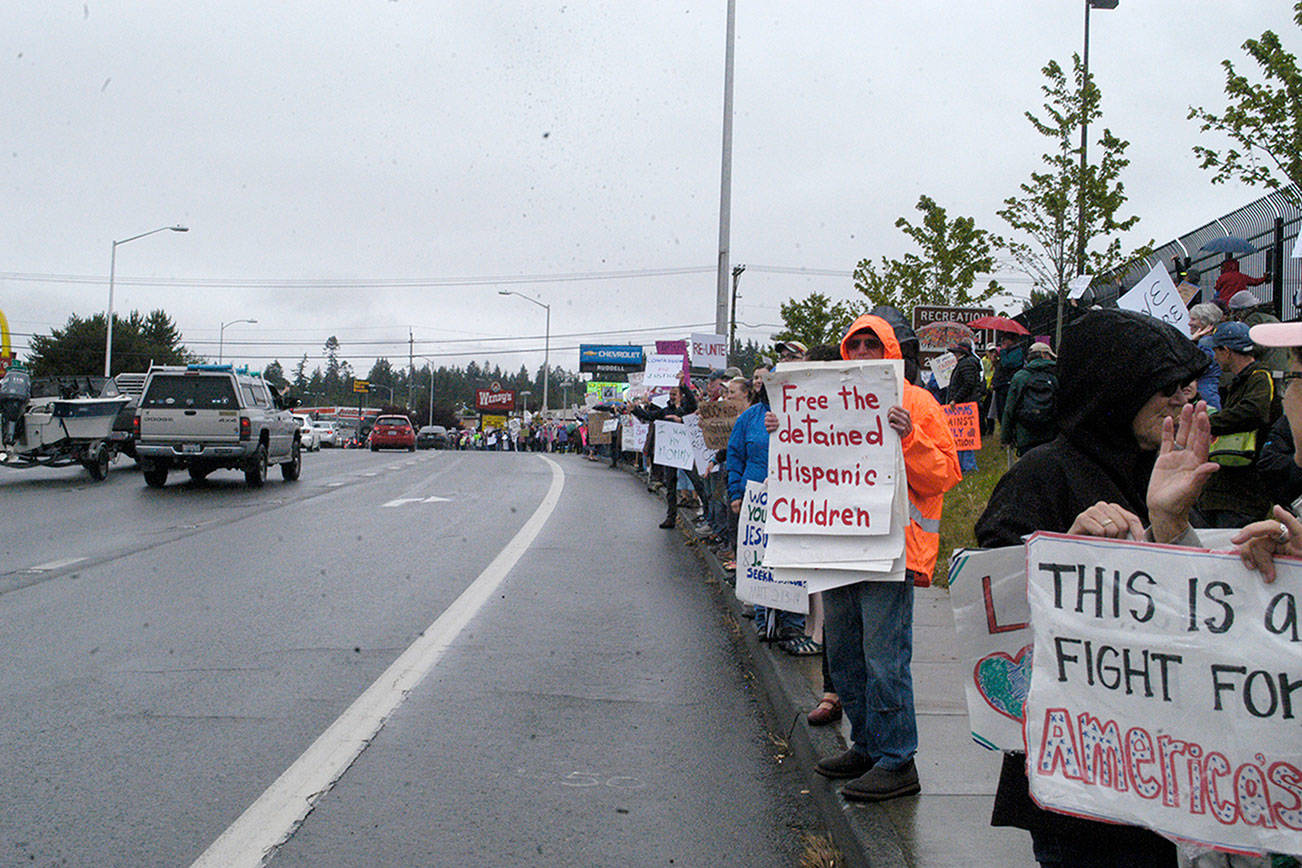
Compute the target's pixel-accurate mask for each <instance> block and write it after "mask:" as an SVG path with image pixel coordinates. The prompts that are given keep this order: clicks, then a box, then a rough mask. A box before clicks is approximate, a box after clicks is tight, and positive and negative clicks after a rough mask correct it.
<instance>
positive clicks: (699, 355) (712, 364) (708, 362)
mask: <svg viewBox="0 0 1302 868" xmlns="http://www.w3.org/2000/svg"><path fill="white" fill-rule="evenodd" d="M690 346H691V351H692V366H693V367H697V368H712V369H715V370H723V369H724V368H726V367H728V339H727V338H725V337H723V336H721V335H711V334H695V333H693V334H692V342H691V345H690Z"/></svg>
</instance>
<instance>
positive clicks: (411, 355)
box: [407, 326, 434, 407]
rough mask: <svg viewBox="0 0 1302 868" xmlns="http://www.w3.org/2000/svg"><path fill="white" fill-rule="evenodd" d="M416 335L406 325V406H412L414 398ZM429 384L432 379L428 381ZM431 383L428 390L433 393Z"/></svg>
mask: <svg viewBox="0 0 1302 868" xmlns="http://www.w3.org/2000/svg"><path fill="white" fill-rule="evenodd" d="M415 353H416V337H415V335H413V334H412V332H411V326H407V406H408V407H411V406H414V404H415V401H416V398H415V392H414V391H413V390H414V389H415V388H416V355H415ZM430 382H431V384H432V383H433V380H431V381H430ZM433 388H434V387H433V385H431V386H430V392H431V394H432V393H433Z"/></svg>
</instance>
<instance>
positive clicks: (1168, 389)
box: [1157, 380, 1194, 398]
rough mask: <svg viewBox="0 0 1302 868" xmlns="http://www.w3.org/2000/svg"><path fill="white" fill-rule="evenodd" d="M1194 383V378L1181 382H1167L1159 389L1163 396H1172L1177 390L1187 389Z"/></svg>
mask: <svg viewBox="0 0 1302 868" xmlns="http://www.w3.org/2000/svg"><path fill="white" fill-rule="evenodd" d="M1193 384H1194V381H1193V380H1189V381H1188V382H1180V381H1179V380H1177V381H1175V382H1174V383H1167V384H1166V385H1165V386H1163V387H1162V388H1160V389H1158V390H1157V391H1159V392H1161V393H1162V397H1163V398H1170V397H1171V396H1172V395H1174V394H1175V393H1176V392H1178V391H1180V390H1181V389H1187V388H1189V387H1190V386H1192V385H1193Z"/></svg>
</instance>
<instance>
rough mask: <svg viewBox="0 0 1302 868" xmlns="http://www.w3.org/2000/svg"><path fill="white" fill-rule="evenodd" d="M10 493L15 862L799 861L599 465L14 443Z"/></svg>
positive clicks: (735, 686) (2, 718) (795, 785)
mask: <svg viewBox="0 0 1302 868" xmlns="http://www.w3.org/2000/svg"><path fill="white" fill-rule="evenodd" d="M0 503H3V504H4V516H5V533H4V535H3V541H2V542H0V655H2V658H3V660H4V665H3V666H2V667H0V758H3V761H2V762H0V864H3V865H56V864H68V865H124V866H125V865H131V866H137V865H189V864H193V863H195V861H196V860H199V859H201V858H206V859H207V862H206V863H205V864H214V865H232V864H241V861H243V863H244V864H258V862H259V861H260V860H261V859H262V854H263V851H264V850H268V851H269V852H270V856H269V858H268V864H270V865H273V866H279V865H313V866H323V865H324V866H334V865H340V866H353V865H395V866H398V865H404V866H405V865H450V864H465V863H471V864H483V865H679V866H681V865H688V866H692V865H720V864H733V865H747V866H752V865H754V866H764V865H794V864H796V862H797V859H798V852H799V846H800V837H799V832H800V831H801V830H810V831H817V829H816V819H815V818H814V817H813V810H812V806H811V805H810V804H809V803H808V797H807V796H805V795H802V794H801V793H800V787H801V783H802V782H801V781H799V780H794V779H793V778H792V770H791V769H790V767H789V765H788V766H783V765H782V764H781V763H780V762H777V761H775V754H776V753H777V752H778V751H776V750H775V748H774V746H773V743H772V741H771V740H770V736H769V733H768V732H767V730H766V729H765V728H764V726H763V722H762V719H761V717H760V714H759V711H758V708H757V705H756V702H755V700H754V697H753V696H752V694H751V688H750V686H749V684H750V682H749V680H748V677H747V675H746V673H745V672H744V670H743V667H742V665H741V662H740V660H739V653H738V649H737V648H736V646H735V645H734V640H733V638H732V636H731V634H730V632H729V628H728V627H729V625H727V624H726V623H724V621H723V618H722V615H721V611H720V609H719V608H718V607H717V606H716V604H715V601H714V597H713V592H712V590H711V589H710V588H709V587H708V586H707V585H706V584H704V583H703V581H702V579H701V571H700V569H699V567H698V566H697V564H696V563H695V562H694V561H693V559H692V558H691V556H690V554H688V553H687V552H686V551H685V549H684V547H683V544H682V540H681V539H680V538H679V537H678V536H677V533H676V532H666V531H662V530H659V529H658V528H656V526H655V525H656V523H657V522H658V520H659V518H660V516H661V512H660V510H662V508H663V507H662V502H661V501H660V500H658V499H653V498H652V497H651V496H650V495H648V494H647V493H646V492H645V491H644V490H643V489H642V487H641V486H640V484H639V483H638V482H637V480H635V479H634V478H633V477H631V476H629V475H628V474H625V473H620V472H616V471H612V470H610V469H609V468H608V467H606V466H605V465H604V464H596V463H590V462H586V461H582V460H581V459H578V458H577V457H575V456H554V457H549V458H544V457H541V456H537V455H528V454H511V453H458V452H421V453H417V454H407V453H398V452H394V453H380V454H372V453H369V452H363V451H348V452H343V451H330V450H326V451H323V452H320V453H314V454H311V455H308V456H305V462H304V469H303V477H302V479H301V480H300V481H299V482H296V483H285V482H283V481H281V479H280V476H279V473H278V472H277V471H275V470H274V469H273V471H272V474H271V477H270V479H269V480H268V483H267V485H266V487H264V488H263V489H261V490H256V491H255V490H250V489H247V488H246V487H245V486H244V483H243V477H242V475H240V474H238V473H235V472H232V471H219V472H216V473H214V474H213V475H212V476H210V477H209V479H208V481H207V482H205V483H192V482H190V481H189V480H188V478H187V477H186V475H185V474H184V473H177V474H173V477H172V480H171V481H170V482H169V485H168V486H167V487H166V488H165V489H163V490H154V489H149V488H146V487H145V485H144V482H143V479H142V478H141V476H140V475H139V473H138V472H136V471H134V470H132V469H131V466H130V464H129V463H126V462H122V461H120V462H119V463H118V464H116V465H115V466H114V469H113V471H112V472H111V473H110V475H109V479H108V480H107V481H106V482H103V483H94V482H91V481H90V479H89V477H88V476H87V475H86V474H85V472H84V471H82V470H80V469H79V468H67V469H62V470H42V469H38V470H25V471H16V470H10V469H0ZM205 853H206V854H207V855H206V856H205V855H204V854H205Z"/></svg>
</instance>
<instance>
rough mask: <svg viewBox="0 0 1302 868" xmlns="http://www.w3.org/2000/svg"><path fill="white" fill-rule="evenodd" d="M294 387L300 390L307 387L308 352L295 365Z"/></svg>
mask: <svg viewBox="0 0 1302 868" xmlns="http://www.w3.org/2000/svg"><path fill="white" fill-rule="evenodd" d="M294 388H295V389H297V390H299V391H300V392H301V391H303V390H304V389H306V388H307V353H303V358H301V359H299V360H298V364H297V365H295V366H294Z"/></svg>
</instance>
